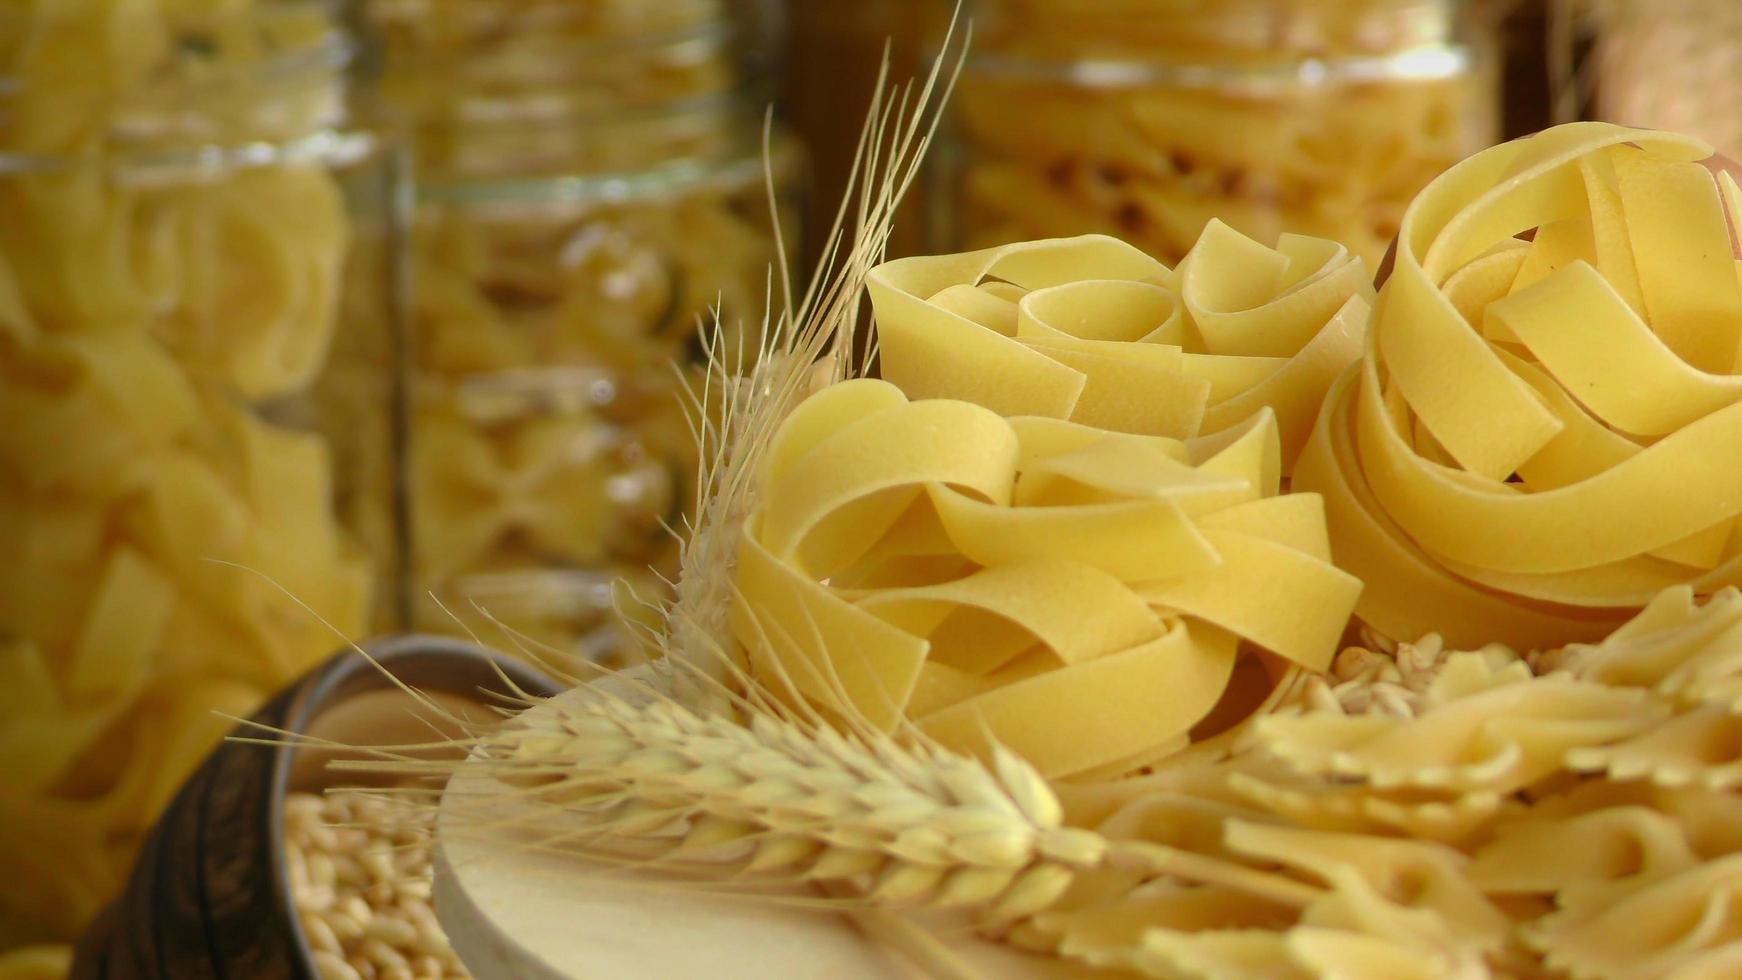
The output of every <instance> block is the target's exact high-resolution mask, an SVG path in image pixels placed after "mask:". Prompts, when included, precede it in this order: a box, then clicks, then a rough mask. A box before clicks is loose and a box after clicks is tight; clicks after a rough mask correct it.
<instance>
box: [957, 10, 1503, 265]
mask: <svg viewBox="0 0 1742 980" xmlns="http://www.w3.org/2000/svg"><path fill="white" fill-rule="evenodd" d="M981 6H982V8H983V13H982V15H981V16H980V18H979V19H980V21H981V22H983V28H982V30H981V31H980V34H979V36H978V37H977V38H976V49H975V53H974V55H973V56H972V59H971V60H970V63H969V65H968V69H967V73H966V74H965V76H964V77H963V79H962V83H961V87H960V90H959V93H958V96H957V99H958V104H957V106H956V113H957V126H958V128H959V129H960V136H961V148H960V160H959V161H954V162H951V163H950V164H949V167H948V169H949V171H950V172H949V174H948V175H947V176H945V177H943V178H942V179H943V180H944V181H945V183H944V186H945V187H946V188H947V189H948V191H947V195H946V196H947V197H951V198H953V199H954V200H953V203H952V205H951V206H952V207H953V208H954V209H955V211H956V212H957V213H956V217H955V221H954V224H955V226H956V227H957V228H958V229H959V233H958V235H957V236H956V237H957V238H958V239H959V240H960V243H961V244H963V245H966V246H967V247H985V246H990V245H996V244H1001V243H1006V242H1011V241H1025V240H1029V239H1033V238H1043V237H1048V236H1052V235H1061V234H1078V233H1088V232H1095V233H1104V234H1109V235H1114V236H1117V237H1120V238H1122V239H1124V240H1126V241H1128V242H1130V243H1132V244H1133V245H1136V246H1138V247H1140V248H1143V249H1144V250H1145V251H1148V252H1150V253H1151V254H1153V255H1155V256H1157V257H1158V258H1161V259H1163V260H1165V261H1170V262H1171V261H1177V260H1178V259H1180V258H1181V257H1182V256H1183V255H1184V254H1185V252H1186V250H1187V249H1188V248H1190V247H1191V245H1192V243H1193V242H1194V241H1195V240H1196V238H1197V236H1198V233H1199V231H1200V230H1201V229H1202V228H1203V227H1204V225H1205V224H1206V223H1207V222H1208V221H1209V220H1210V219H1211V218H1221V219H1222V220H1224V221H1226V222H1228V223H1229V224H1231V225H1233V226H1234V227H1236V228H1238V229H1240V230H1241V231H1243V232H1245V233H1246V234H1249V235H1254V236H1256V237H1259V238H1264V239H1274V238H1275V237H1276V236H1277V235H1278V234H1279V233H1281V232H1285V231H1286V232H1295V233H1299V234H1305V235H1313V236H1316V237H1320V238H1326V239H1330V240H1333V241H1338V242H1342V243H1343V244H1345V245H1347V246H1349V247H1350V248H1351V249H1352V250H1354V251H1355V253H1356V254H1358V255H1361V256H1363V257H1365V258H1366V259H1367V260H1368V261H1369V262H1370V263H1373V262H1377V261H1378V259H1379V258H1380V256H1381V255H1382V254H1383V253H1384V251H1385V248H1386V245H1387V244H1388V243H1389V242H1390V240H1391V238H1392V236H1393V235H1395V233H1396V231H1397V226H1398V222H1399V221H1401V219H1402V215H1403V210H1404V207H1405V206H1406V205H1407V204H1408V203H1409V200H1410V198H1411V197H1412V196H1413V195H1414V194H1415V192H1416V191H1417V190H1419V189H1420V188H1421V187H1423V186H1425V185H1426V184H1427V182H1428V181H1429V180H1431V179H1433V177H1435V176H1436V175H1437V174H1439V173H1440V172H1441V171H1442V170H1444V169H1445V168H1446V167H1448V166H1450V165H1451V164H1453V163H1455V162H1457V161H1458V160H1459V159H1461V158H1462V157H1463V156H1464V155H1465V154H1467V153H1469V152H1471V151H1473V150H1475V149H1479V148H1481V147H1482V146H1485V145H1487V144H1488V143H1489V142H1490V141H1491V140H1492V139H1493V138H1494V130H1495V125H1496V124H1495V119H1494V105H1493V103H1494V83H1493V80H1492V77H1491V75H1490V74H1489V70H1488V68H1487V66H1486V65H1485V64H1484V63H1483V62H1482V60H1481V54H1480V51H1479V50H1477V49H1473V48H1469V47H1464V46H1460V45H1458V44H1454V43H1452V42H1453V38H1452V34H1451V30H1450V27H1449V22H1450V18H1451V10H1452V9H1453V8H1454V5H1453V4H1449V3H1445V2H1439V0H1427V2H1423V0H1377V2H1370V3H1359V4H1341V3H1316V2H1303V0H1287V2H1277V0H1266V2H1254V3H1237V4H1215V5H1206V4H1200V3H1190V2H1182V0H1143V2H1133V3H1123V4H1118V5H1114V6H1112V7H1107V6H1105V5H1103V6H1100V7H1098V8H1097V10H1095V11H1084V10H1082V9H1081V7H1080V5H1078V4H1074V3H1068V2H1062V0H996V2H987V3H983V4H982V5H981Z"/></svg>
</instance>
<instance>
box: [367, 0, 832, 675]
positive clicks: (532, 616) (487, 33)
mask: <svg viewBox="0 0 1742 980" xmlns="http://www.w3.org/2000/svg"><path fill="white" fill-rule="evenodd" d="M766 9H767V8H766V7H765V6H764V5H762V4H743V3H740V4H733V3H728V2H725V0H592V2H579V0H531V2H528V0H373V2H372V3H371V4H370V5H369V8H368V10H369V16H370V18H371V20H372V22H373V24H374V25H375V26H376V27H377V28H378V30H379V32H380V33H381V35H382V36H383V37H384V38H385V61H384V63H385V66H386V67H385V79H384V88H385V91H386V94H387V99H388V101H389V103H390V104H391V106H392V107H393V108H394V109H395V110H396V111H398V112H399V113H400V115H401V116H402V118H403V122H404V125H405V126H406V127H407V128H408V130H409V132H410V134H411V141H412V143H413V144H414V146H415V149H416V157H417V163H416V166H417V175H418V185H419V191H418V204H417V218H416V225H415V231H414V234H413V236H412V238H413V245H412V254H413V263H412V265H413V268H412V274H413V275H412V279H413V286H412V293H413V298H412V303H411V324H412V326H411V334H412V343H411V354H410V363H411V366H412V367H411V370H412V382H411V390H412V399H411V401H412V409H411V425H410V429H409V431H410V447H411V448H410V453H409V464H408V480H409V482H408V484H407V485H408V487H409V495H408V499H409V507H410V513H411V519H410V539H411V547H410V551H411V561H412V572H413V575H412V579H413V583H414V586H415V591H416V594H417V599H416V600H415V613H414V615H415V616H416V619H417V622H418V625H419V626H421V627H422V628H425V629H432V630H446V631H454V630H458V631H461V632H464V633H470V634H472V635H477V636H483V637H485V638H487V639H489V640H490V641H491V642H494V643H498V644H509V643H513V644H519V645H522V646H526V647H528V648H533V647H536V648H539V649H540V651H541V652H542V653H544V654H546V655H551V656H555V657H557V658H558V659H562V658H568V657H574V658H579V659H583V660H596V659H600V658H605V659H610V658H611V657H613V656H616V655H618V654H621V653H622V652H623V651H625V650H626V649H628V648H629V647H630V644H629V643H628V642H627V634H626V633H625V631H624V629H623V626H622V623H621V621H620V620H619V619H618V617H617V616H616V615H615V611H614V604H617V605H621V604H622V601H623V599H624V598H625V590H623V589H622V588H621V583H622V580H623V579H625V578H626V579H628V580H629V583H628V584H629V585H630V586H631V588H630V589H629V590H628V591H629V592H631V593H633V594H634V595H636V596H639V597H640V598H642V599H644V600H649V601H652V600H657V599H659V598H661V597H662V588H663V583H662V581H661V578H660V574H661V573H669V572H671V571H673V570H674V569H673V567H672V565H673V563H674V561H675V558H676V544H675V538H674V530H675V529H677V528H680V527H681V522H682V519H683V510H684V505H685V503H686V502H687V501H688V500H689V498H690V496H691V494H692V491H693V483H694V474H695V472H696V464H697V461H696V460H695V459H694V451H693V449H692V448H691V446H692V444H693V439H692V437H691V435H690V429H689V423H688V420H687V418H686V414H685V411H684V406H683V401H682V399H681V397H680V395H681V390H680V389H681V383H682V381H683V380H684V374H685V370H686V368H687V367H693V366H694V365H696V364H698V363H700V362H701V361H702V360H703V359H705V358H706V357H709V356H721V357H735V356H737V355H738V351H739V349H740V342H741V341H744V340H746V339H747V340H749V341H750V344H749V348H750V349H754V347H755V344H754V339H755V337H756V336H757V333H758V331H759V330H760V327H761V324H762V318H763V313H764V310H765V308H766V304H767V297H768V293H769V290H770V288H771V286H772V285H773V283H774V282H775V281H776V280H773V279H771V278H770V275H771V273H770V269H771V265H772V264H773V263H775V262H776V260H777V257H778V253H779V248H778V239H777V235H776V232H775V222H776V215H777V214H778V215H781V216H791V215H795V214H796V208H797V203H798V202H795V201H793V200H791V199H792V198H793V197H794V195H795V192H796V190H797V188H798V185H799V181H800V178H801V176H802V174H801V170H800V165H799V160H798V159H797V154H796V151H795V150H794V148H793V146H792V145H791V144H790V143H789V142H788V140H787V139H786V138H785V137H784V136H783V135H782V134H781V133H780V132H779V131H774V132H773V133H772V138H771V139H770V140H769V141H767V143H766V147H765V142H764V139H763V135H764V121H763V120H764V106H765V104H766V96H765V94H764V92H763V89H762V80H763V79H765V78H766V77H767V75H768V71H767V66H766V65H765V64H764V63H762V62H761V61H760V60H759V59H760V58H761V56H762V55H764V54H765V53H766V50H767V49H766V46H765V45H764V44H763V43H762V39H763V38H765V37H766V33H767V30H768V18H767V16H766ZM765 149H766V151H767V152H766V154H765ZM770 168H772V169H770ZM770 173H771V174H772V177H773V180H772V182H769V181H767V180H766V179H765V175H767V174H770ZM771 187H772V190H773V194H772V199H774V200H779V201H781V203H782V207H781V208H778V209H774V208H771V207H770V200H771V195H770V188H771ZM788 231H790V228H789V229H788ZM788 245H789V247H796V246H795V245H794V244H793V243H792V242H791V241H790V239H789V240H788ZM716 312H717V313H718V321H717V322H718V323H719V324H721V325H723V326H724V327H725V328H727V329H725V330H722V331H718V332H716V331H715V330H714V329H713V327H714V325H715V323H716V316H715V314H716ZM745 328H748V329H745ZM630 605H634V603H633V602H631V603H630Z"/></svg>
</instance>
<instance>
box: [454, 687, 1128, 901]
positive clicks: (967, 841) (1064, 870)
mask: <svg viewBox="0 0 1742 980" xmlns="http://www.w3.org/2000/svg"><path fill="white" fill-rule="evenodd" d="M474 761H475V763H476V764H477V765H479V766H480V767H482V768H484V769H486V770H487V771H489V772H490V773H491V775H493V776H494V777H495V778H497V779H499V780H501V781H503V782H506V783H508V784H509V785H512V786H516V787H519V788H521V789H522V790H523V791H524V792H525V794H526V797H527V798H528V800H530V801H531V802H532V803H533V806H531V807H530V808H529V809H530V810H532V811H543V812H542V813H537V814H533V813H529V815H528V819H529V820H534V821H540V822H542V821H546V820H548V819H549V818H551V817H553V816H554V817H556V818H558V819H559V820H560V822H561V826H562V827H563V828H564V835H563V837H562V839H561V840H558V841H552V842H551V846H557V847H561V848H563V849H565V850H570V851H574V852H577V853H580V854H582V855H584V856H586V857H589V858H596V859H602V860H606V861H610V862H613V863H630V864H633V865H634V866H635V867H637V868H640V869H652V870H657V871H660V872H667V873H673V874H678V875H682V876H685V877H694V878H696V879H698V880H703V881H711V882H716V883H717V882H726V881H729V882H733V883H735V884H737V885H742V886H758V885H770V884H788V883H794V882H804V883H814V884H818V885H827V886H831V891H833V892H835V893H837V894H839V893H840V892H841V891H842V889H843V888H844V889H845V890H846V894H847V896H848V901H849V902H850V903H856V904H861V905H864V904H869V905H874V906H877V907H884V908H890V907H895V908H932V909H960V910H964V911H971V912H973V913H975V914H976V915H977V916H979V917H980V918H982V920H983V921H989V922H1004V921H1009V920H1013V919H1017V918H1021V917H1024V916H1028V915H1032V914H1034V913H1035V912H1037V911H1039V910H1042V909H1045V908H1047V907H1050V906H1051V905H1053V904H1054V903H1055V902H1056V901H1057V900H1058V899H1059V898H1060V897H1061V896H1062V895H1063V894H1064V892H1065V890H1066V889H1067V888H1068V887H1069V886H1070V885H1071V883H1072V882H1073V881H1074V880H1075V878H1076V876H1077V875H1078V874H1079V873H1081V872H1083V871H1085V870H1089V869H1092V868H1096V867H1099V866H1101V865H1102V864H1103V863H1104V862H1105V861H1106V860H1107V858H1108V853H1109V852H1108V845H1107V842H1106V840H1105V839H1103V838H1102V837H1101V836H1100V835H1098V834H1096V833H1093V832H1091V831H1086V830H1080V829H1076V828H1071V827H1066V826H1064V815H1063V810H1062V808H1061V807H1060V805H1059V801H1058V798H1057V797H1056V796H1055V795H1054V793H1053V791H1052V789H1051V787H1049V786H1048V784H1047V782H1046V780H1045V779H1043V778H1042V777H1041V776H1040V774H1039V773H1037V772H1036V771H1035V770H1034V769H1033V768H1032V767H1030V766H1029V765H1028V764H1027V763H1026V762H1024V761H1022V760H1021V759H1019V758H1018V757H1016V756H1015V755H1013V754H1011V753H1009V752H1004V751H998V752H995V753H994V755H993V757H992V761H991V762H990V763H984V762H981V761H979V760H977V759H971V758H968V757H964V756H957V755H953V754H950V753H946V752H942V751H939V750H935V749H931V748H928V747H923V746H919V747H908V746H904V745H902V744H899V743H897V742H896V741H895V740H894V739H893V738H889V737H885V736H876V735H870V736H865V735H843V734H841V733H839V732H836V731H834V730H833V729H829V728H826V727H814V728H813V727H809V726H801V725H800V724H798V723H796V722H793V721H788V720H784V719H780V718H776V717H774V716H771V715H766V714H759V715H756V716H755V717H753V718H752V719H751V720H750V722H749V724H748V725H747V726H746V725H745V724H743V723H741V722H740V721H738V720H736V719H734V718H730V717H725V716H717V717H709V716H704V715H700V714H697V713H696V712H693V711H691V710H689V709H688V708H685V707H683V706H682V705H679V704H677V703H676V702H674V701H671V700H669V699H664V698H655V699H653V700H631V699H628V698H624V697H619V696H616V695H613V694H608V693H604V692H596V693H592V694H590V695H589V696H586V697H579V698H577V697H569V698H565V699H563V700H560V701H557V702H553V703H551V704H550V705H548V706H547V707H546V709H545V710H542V711H539V712H535V713H533V714H532V715H530V716H528V717H527V718H526V719H525V723H523V724H519V725H511V726H509V727H507V728H505V729H503V730H502V731H500V732H498V733H497V734H495V735H492V736H490V737H488V738H487V739H486V740H485V741H484V743H483V744H482V746H481V751H480V752H479V753H478V754H477V755H475V756H474Z"/></svg>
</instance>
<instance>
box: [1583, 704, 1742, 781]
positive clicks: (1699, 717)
mask: <svg viewBox="0 0 1742 980" xmlns="http://www.w3.org/2000/svg"><path fill="white" fill-rule="evenodd" d="M1567 765H1568V766H1569V767H1571V768H1573V769H1576V770H1578V771H1580V772H1601V773H1605V774H1607V775H1608V777H1609V778H1610V779H1614V780H1619V781H1626V780H1630V779H1649V780H1651V781H1652V782H1654V783H1657V784H1659V785H1662V786H1689V785H1698V786H1706V787H1710V788H1711V789H1718V790H1728V789H1734V788H1736V786H1737V785H1739V784H1742V716H1738V715H1735V714H1733V713H1731V711H1730V710H1729V709H1727V708H1724V707H1705V708H1699V709H1696V710H1694V711H1690V712H1688V713H1686V714H1682V715H1678V716H1677V717H1675V718H1672V719H1671V720H1669V721H1667V722H1665V723H1664V724H1662V725H1660V726H1658V727H1657V728H1653V729H1651V730H1650V731H1646V732H1642V733H1640V734H1638V735H1635V736H1634V737H1632V738H1629V739H1627V740H1626V741H1623V742H1618V743H1616V744H1614V745H1604V746H1592V747H1588V748H1581V749H1575V750H1573V751H1572V752H1569V753H1568V754H1567Z"/></svg>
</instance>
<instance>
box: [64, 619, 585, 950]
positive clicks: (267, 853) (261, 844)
mask: <svg viewBox="0 0 1742 980" xmlns="http://www.w3.org/2000/svg"><path fill="white" fill-rule="evenodd" d="M366 649H367V650H368V651H369V654H370V656H371V657H373V658H374V660H375V662H376V663H375V664H372V663H370V662H369V661H368V660H367V659H365V658H363V657H361V656H359V655H358V654H357V653H356V651H354V650H351V651H346V652H343V653H340V654H338V655H336V656H334V657H333V658H332V659H330V660H328V661H327V662H326V663H325V664H323V665H322V666H320V667H318V668H316V669H315V670H314V671H312V672H310V673H309V674H308V675H307V676H305V677H304V678H303V679H302V680H301V681H299V682H297V683H296V684H294V685H292V686H291V687H290V688H289V689H287V690H286V691H284V692H283V693H282V694H280V695H279V696H278V697H277V698H275V699H273V700H272V701H271V702H270V703H268V704H267V705H266V706H265V707H264V708H261V709H260V711H259V712H258V713H256V714H255V715H254V716H253V719H252V721H253V722H254V723H255V724H256V725H259V726H263V728H265V729H271V730H274V731H281V732H285V733H291V734H297V735H310V734H313V735H318V736H320V737H323V738H330V739H333V740H335V741H338V742H341V743H344V744H347V745H370V744H375V745H390V744H406V743H421V742H425V741H428V740H429V739H430V738H431V732H430V729H429V726H428V723H427V722H426V721H422V720H420V718H419V716H418V715H417V714H416V713H414V712H413V711H412V710H410V709H412V707H413V701H412V700H411V698H410V697H408V696H407V695H406V694H404V693H403V692H402V691H400V690H399V689H398V688H397V687H396V686H395V684H394V683H393V681H392V680H390V679H389V678H388V677H387V676H386V675H385V674H383V672H382V668H385V669H386V670H387V671H390V672H391V673H392V675H393V677H394V678H396V679H398V680H399V681H400V682H402V683H404V684H406V685H408V686H410V687H412V688H415V689H416V690H418V691H419V692H421V693H423V694H425V695H428V696H431V697H434V698H436V699H437V700H439V701H441V702H442V703H443V705H444V707H448V708H449V709H451V710H458V711H462V712H468V713H470V712H476V715H475V717H477V718H478V719H480V720H482V719H484V718H485V717H486V713H487V712H488V711H489V710H490V709H489V706H490V705H491V704H500V703H501V702H500V701H497V700H495V699H496V698H500V697H504V696H511V695H512V693H513V692H512V691H511V690H510V689H509V685H508V684H504V683H503V680H502V676H503V675H506V676H507V677H508V678H509V680H510V681H511V682H512V684H513V686H515V687H518V688H519V689H520V690H522V691H525V692H527V693H530V694H538V695H550V694H554V693H556V690H557V688H556V685H555V684H554V683H553V682H552V681H551V680H550V679H549V678H547V677H545V676H544V675H542V674H540V673H539V672H537V671H536V670H534V669H532V668H530V667H528V666H526V665H525V664H524V663H521V662H520V661H517V660H513V659H511V658H509V657H506V656H504V655H502V654H498V653H493V652H491V651H487V650H484V649H482V648H480V647H476V646H472V645H470V644H466V643H461V642H458V641H454V640H447V639H438V638H433V637H422V636H409V637H394V638H389V639H385V640H380V641H377V642H375V643H372V644H369V645H368V646H367V647H366ZM376 664H379V665H380V667H379V668H378V667H377V666H376ZM499 670H500V672H501V673H500V674H498V671H499ZM233 734H234V735H236V736H238V737H243V738H259V737H263V732H262V730H261V729H257V728H252V727H251V726H240V727H238V729H237V730H236V731H235V732H234V733H233ZM335 757H338V754H335V753H333V752H330V751H325V750H320V749H315V748H311V747H306V746H305V747H299V746H295V745H289V744H286V745H256V744H248V743H244V742H236V741H226V742H224V743H223V744H221V745H219V746H218V747H217V748H216V749H214V750H213V752H212V754H211V756H210V757H208V758H207V760H206V762H205V764H204V765H202V766H201V767H200V769H199V771H198V772H196V773H194V775H193V776H192V777H191V778H190V779H189V780H188V782H187V783H186V784H185V785H184V786H183V787H182V789H181V792H180V793H179V794H177V796H176V798H175V799H174V801H173V802H171V804H170V806H169V808H168V809H167V810H166V811H165V812H164V814H163V816H162V818H161V819H160V820H159V821H158V824H157V826H156V828H155V829H154V830H153V831H152V833H151V835H150V837H149V838H148V839H147V841H146V843H145V846H144V848H143V850H142V851H141V853H140V856H139V860H138V863H137V864H136V865H135V866H134V869H133V875H132V877H131V878H130V879H129V881H128V885H127V888H126V890H125V891H124V892H123V893H122V895H121V897H120V898H118V899H116V900H115V902H114V903H112V904H111V905H110V906H109V908H108V909H107V910H106V911H105V912H104V913H103V915H102V916H101V917H99V919H98V920H97V922H96V923H95V924H93V925H92V927H91V929H90V930H89V931H88V932H87V933H86V934H85V936H84V938H83V939H82V940H80V942H79V946H78V951H77V954H76V958H75V960H74V963H73V970H72V974H71V976H72V978H73V980H142V978H151V980H208V978H209V980H316V978H317V977H318V974H317V973H316V971H315V969H314V966H313V964H312V961H311V958H310V955H309V951H308V945H307V943H306V941H305V940H304V937H303V930H302V924H301V922H300V920H299V919H298V917H297V915H296V912H295V905H294V903H293V901H292V899H291V894H290V882H289V875H288V874H287V872H286V869H285V857H284V846H283V841H284V801H285V797H286V794H288V793H290V792H292V791H295V790H318V789H320V788H322V787H324V786H327V785H331V784H332V783H334V782H335V781H337V780H335V777H333V776H332V775H330V774H329V773H328V772H327V771H326V763H327V762H328V761H330V760H331V759H333V758H335ZM342 781H343V782H344V783H345V784H346V785H355V784H356V780H355V779H352V778H349V777H346V778H344V779H343V780H342Z"/></svg>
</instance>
